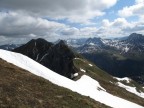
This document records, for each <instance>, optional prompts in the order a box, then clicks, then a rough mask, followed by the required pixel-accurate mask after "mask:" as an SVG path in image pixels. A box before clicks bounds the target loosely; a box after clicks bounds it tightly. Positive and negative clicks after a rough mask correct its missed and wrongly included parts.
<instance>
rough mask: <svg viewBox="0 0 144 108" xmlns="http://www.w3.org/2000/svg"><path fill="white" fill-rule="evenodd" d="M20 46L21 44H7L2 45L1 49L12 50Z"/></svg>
mask: <svg viewBox="0 0 144 108" xmlns="http://www.w3.org/2000/svg"><path fill="white" fill-rule="evenodd" d="M19 46H21V45H20V44H6V45H1V46H0V49H4V50H9V51H11V50H13V49H15V48H17V47H19Z"/></svg>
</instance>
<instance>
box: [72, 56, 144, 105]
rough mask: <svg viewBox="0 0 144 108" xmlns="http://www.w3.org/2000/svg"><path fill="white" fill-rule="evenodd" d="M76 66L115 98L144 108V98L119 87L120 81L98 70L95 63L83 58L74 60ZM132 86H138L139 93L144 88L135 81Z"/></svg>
mask: <svg viewBox="0 0 144 108" xmlns="http://www.w3.org/2000/svg"><path fill="white" fill-rule="evenodd" d="M74 64H75V66H76V67H77V68H78V69H79V68H82V69H84V70H86V73H83V74H87V75H89V76H91V77H92V78H93V79H95V80H97V81H98V82H99V83H100V85H101V86H102V87H103V88H105V89H106V91H107V92H109V93H111V94H113V95H115V96H118V97H121V98H124V99H126V100H129V101H131V102H134V103H137V104H139V105H142V106H144V99H143V98H141V97H139V96H137V95H135V94H133V93H130V92H128V91H127V90H126V89H124V88H121V87H119V86H117V85H116V83H117V82H118V80H116V79H115V78H113V77H112V76H111V75H109V74H108V73H106V72H105V71H103V70H101V69H100V68H98V67H97V66H95V65H94V64H93V63H91V62H89V61H87V60H85V59H83V58H80V59H74ZM88 64H93V66H92V67H91V66H89V65H88ZM79 71H80V70H79ZM131 84H133V85H135V86H136V88H137V91H142V90H143V88H142V87H141V86H140V85H138V84H137V83H136V82H134V81H133V82H131Z"/></svg>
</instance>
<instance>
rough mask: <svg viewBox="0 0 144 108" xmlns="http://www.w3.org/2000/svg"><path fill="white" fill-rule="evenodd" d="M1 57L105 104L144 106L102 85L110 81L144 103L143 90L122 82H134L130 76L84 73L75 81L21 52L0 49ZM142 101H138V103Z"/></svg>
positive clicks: (130, 107)
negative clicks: (100, 75)
mask: <svg viewBox="0 0 144 108" xmlns="http://www.w3.org/2000/svg"><path fill="white" fill-rule="evenodd" d="M0 58H1V59H3V60H6V61H7V62H9V63H12V64H14V65H16V66H18V67H20V68H22V69H25V70H27V71H29V72H30V73H32V74H34V75H37V76H40V77H42V78H44V79H46V80H49V81H50V82H52V83H53V84H56V85H58V86H61V87H64V88H67V89H70V90H72V91H73V92H77V93H79V94H81V95H84V96H89V97H90V98H92V99H94V100H96V101H98V102H101V103H103V104H105V105H108V106H110V107H114V108H128V107H129V108H143V106H144V105H143V106H140V105H138V104H136V103H137V102H136V103H133V102H130V101H127V100H126V99H122V97H121V96H120V97H121V98H120V97H118V96H114V95H112V94H111V93H109V92H108V91H109V90H108V89H109V88H106V87H104V86H102V82H103V81H104V82H105V83H108V84H109V85H111V86H112V87H111V86H109V87H111V89H116V88H118V91H115V92H117V93H119V89H121V90H122V91H123V92H122V93H126V94H125V95H124V96H126V95H127V94H129V96H133V98H132V101H134V100H137V98H139V99H140V101H142V103H143V98H144V93H143V92H142V91H141V90H140V92H137V90H136V88H135V87H133V86H134V85H133V86H131V87H130V86H128V85H125V84H124V83H122V82H121V81H126V83H127V84H129V83H131V82H132V80H131V79H128V78H125V79H118V78H113V77H111V76H109V75H107V74H103V76H102V77H103V78H104V79H100V78H101V77H98V79H97V80H96V79H92V78H91V77H90V76H88V75H82V76H81V78H80V79H78V80H77V81H73V80H71V79H68V78H66V77H64V76H61V75H59V74H57V73H55V72H53V71H51V70H49V69H48V68H46V67H44V66H42V65H41V64H39V63H37V62H36V61H34V60H32V59H30V58H28V57H26V56H24V55H22V54H19V53H14V52H10V51H5V50H0ZM75 60H80V61H81V62H82V61H83V59H81V58H75ZM84 63H85V65H87V66H89V67H93V66H94V65H92V64H90V65H89V64H87V63H86V61H84ZM79 65H80V64H79ZM5 68H6V67H5ZM83 70H84V69H83ZM99 71H100V70H99ZM85 72H86V73H87V74H89V71H85ZM85 72H84V73H85ZM95 74H97V73H95ZM105 75H106V76H107V77H108V79H109V82H108V81H105V80H107V79H106V78H105ZM93 77H94V76H93ZM101 81H102V82H101ZM133 84H134V83H133ZM113 86H115V87H113ZM124 89H125V90H124ZM131 93H132V94H131ZM134 94H135V95H134ZM141 97H142V98H141ZM135 98H136V99H135ZM128 100H129V99H128ZM140 101H138V103H139V102H140ZM141 105H142V104H141Z"/></svg>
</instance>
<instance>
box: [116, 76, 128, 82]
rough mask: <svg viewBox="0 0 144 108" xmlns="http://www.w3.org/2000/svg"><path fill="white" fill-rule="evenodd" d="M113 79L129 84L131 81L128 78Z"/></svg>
mask: <svg viewBox="0 0 144 108" xmlns="http://www.w3.org/2000/svg"><path fill="white" fill-rule="evenodd" d="M114 78H115V79H117V80H118V81H126V82H127V83H130V81H131V79H130V78H128V77H124V78H117V77H114Z"/></svg>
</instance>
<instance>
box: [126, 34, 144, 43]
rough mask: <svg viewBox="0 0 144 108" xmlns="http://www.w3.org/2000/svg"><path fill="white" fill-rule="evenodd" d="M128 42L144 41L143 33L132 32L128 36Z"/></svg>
mask: <svg viewBox="0 0 144 108" xmlns="http://www.w3.org/2000/svg"><path fill="white" fill-rule="evenodd" d="M127 42H129V43H131V44H139V43H144V36H143V35H142V34H137V33H132V34H131V35H130V36H129V37H128V39H127Z"/></svg>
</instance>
